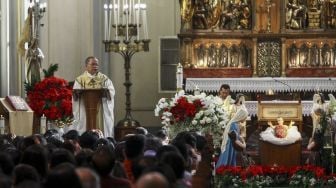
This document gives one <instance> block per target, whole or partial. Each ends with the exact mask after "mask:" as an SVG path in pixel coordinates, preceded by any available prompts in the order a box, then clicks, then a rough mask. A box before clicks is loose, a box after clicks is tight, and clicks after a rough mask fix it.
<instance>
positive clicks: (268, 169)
mask: <svg viewBox="0 0 336 188" xmlns="http://www.w3.org/2000/svg"><path fill="white" fill-rule="evenodd" d="M233 184H236V185H239V186H240V187H254V185H259V186H260V187H264V186H265V187H273V186H295V187H315V186H324V185H332V186H335V185H336V178H335V175H334V174H332V175H330V176H326V174H325V169H324V168H322V167H319V166H312V165H306V166H292V167H285V166H277V165H274V166H259V165H252V166H250V167H248V168H242V167H240V166H221V167H219V168H217V169H216V185H222V186H223V187H225V186H227V185H233Z"/></svg>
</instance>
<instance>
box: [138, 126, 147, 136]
mask: <svg viewBox="0 0 336 188" xmlns="http://www.w3.org/2000/svg"><path fill="white" fill-rule="evenodd" d="M135 134H142V135H147V134H148V131H147V129H146V128H145V127H137V128H135Z"/></svg>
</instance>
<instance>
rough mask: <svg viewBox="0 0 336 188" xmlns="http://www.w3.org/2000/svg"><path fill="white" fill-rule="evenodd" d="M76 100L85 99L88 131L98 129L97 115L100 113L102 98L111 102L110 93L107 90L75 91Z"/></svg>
mask: <svg viewBox="0 0 336 188" xmlns="http://www.w3.org/2000/svg"><path fill="white" fill-rule="evenodd" d="M73 95H74V100H80V99H81V98H83V100H84V105H85V113H86V130H91V129H98V128H99V126H98V125H97V114H98V112H99V109H100V106H101V102H102V98H108V99H109V100H111V96H110V93H109V91H108V89H106V88H99V89H74V90H73Z"/></svg>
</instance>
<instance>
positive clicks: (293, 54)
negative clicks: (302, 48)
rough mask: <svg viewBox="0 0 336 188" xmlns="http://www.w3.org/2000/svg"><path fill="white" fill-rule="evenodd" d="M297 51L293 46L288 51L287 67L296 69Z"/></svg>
mask: <svg viewBox="0 0 336 188" xmlns="http://www.w3.org/2000/svg"><path fill="white" fill-rule="evenodd" d="M298 55H299V53H298V49H297V47H296V46H295V45H294V44H293V45H292V46H291V47H290V48H289V50H288V59H289V61H288V65H289V67H298V62H297V57H298Z"/></svg>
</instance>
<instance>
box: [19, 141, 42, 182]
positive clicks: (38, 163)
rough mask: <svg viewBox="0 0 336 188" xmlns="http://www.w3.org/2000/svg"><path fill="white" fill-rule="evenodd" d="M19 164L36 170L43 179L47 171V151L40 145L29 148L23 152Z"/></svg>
mask: <svg viewBox="0 0 336 188" xmlns="http://www.w3.org/2000/svg"><path fill="white" fill-rule="evenodd" d="M21 163H23V164H28V165H31V166H32V167H34V168H36V170H37V172H38V173H39V175H40V176H41V177H42V178H44V177H45V176H46V174H47V170H48V158H47V150H46V149H45V148H44V147H42V146H41V145H32V146H29V147H28V148H27V149H26V150H25V151H24V152H23V155H22V159H21Z"/></svg>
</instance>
